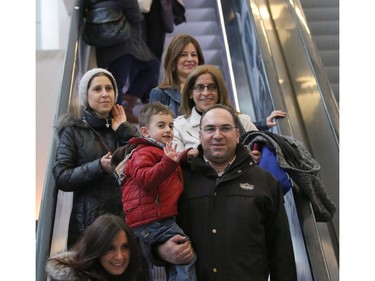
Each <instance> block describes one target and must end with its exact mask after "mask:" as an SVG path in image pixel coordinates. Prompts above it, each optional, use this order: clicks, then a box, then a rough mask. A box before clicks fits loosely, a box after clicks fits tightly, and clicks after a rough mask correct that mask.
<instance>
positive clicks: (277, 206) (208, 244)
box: [177, 144, 297, 281]
mask: <svg viewBox="0 0 375 281" xmlns="http://www.w3.org/2000/svg"><path fill="white" fill-rule="evenodd" d="M199 149H200V155H202V149H201V146H199ZM236 155H237V157H236V159H235V161H234V162H233V163H232V164H231V165H230V167H229V169H228V170H227V171H226V172H225V173H224V174H223V175H222V176H221V177H219V176H218V175H217V173H216V171H215V170H214V169H213V168H212V167H211V166H210V165H208V164H206V162H205V161H204V160H203V158H202V156H200V157H198V158H192V159H191V169H185V170H184V179H185V184H184V191H183V193H182V196H181V197H180V202H179V209H178V216H177V222H178V224H179V225H180V226H181V228H182V229H183V230H184V232H185V233H186V234H187V235H188V236H189V237H190V239H191V242H192V246H193V248H194V250H195V252H196V254H197V262H196V272H197V278H198V280H205V281H210V280H216V281H267V280H268V274H270V276H271V278H270V280H271V281H274V280H278V281H296V280H297V277H296V266H295V260H294V253H293V246H292V240H291V236H290V231H289V224H288V219H287V216H286V212H285V209H284V204H283V196H282V193H281V188H280V185H279V183H278V182H277V181H276V179H275V178H274V177H272V176H271V174H270V173H268V172H267V171H266V170H264V169H262V168H260V167H258V166H256V165H254V164H253V162H252V161H251V158H250V156H249V152H248V150H247V149H245V148H244V146H243V145H241V144H239V145H238V146H237V151H236Z"/></svg>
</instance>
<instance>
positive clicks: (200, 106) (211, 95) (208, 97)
mask: <svg viewBox="0 0 375 281" xmlns="http://www.w3.org/2000/svg"><path fill="white" fill-rule="evenodd" d="M196 85H203V86H208V87H204V89H203V91H200V90H198V89H191V91H190V98H191V99H193V100H194V103H195V107H196V109H197V110H198V111H199V112H203V111H205V110H206V109H208V108H210V107H211V106H213V105H215V104H217V102H218V101H219V93H218V90H217V85H216V83H215V80H214V79H213V78H212V76H211V74H208V73H204V74H202V75H200V76H198V78H197V80H195V84H194V86H196ZM215 85H216V90H214V89H213V88H215V87H214V86H215ZM209 88H211V89H209Z"/></svg>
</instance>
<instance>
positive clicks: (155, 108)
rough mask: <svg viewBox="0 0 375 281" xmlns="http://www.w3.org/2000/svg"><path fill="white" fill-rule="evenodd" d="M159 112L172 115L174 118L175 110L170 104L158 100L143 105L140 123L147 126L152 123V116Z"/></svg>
mask: <svg viewBox="0 0 375 281" xmlns="http://www.w3.org/2000/svg"><path fill="white" fill-rule="evenodd" d="M159 113H162V114H165V115H171V116H172V117H173V118H174V115H173V111H172V110H171V109H170V108H169V107H168V106H166V105H164V104H161V103H160V102H158V101H157V102H153V103H148V104H145V105H144V106H143V107H142V109H141V111H140V113H139V118H138V120H139V125H140V126H141V127H146V126H147V125H148V124H149V123H150V120H151V117H152V116H154V115H156V114H159Z"/></svg>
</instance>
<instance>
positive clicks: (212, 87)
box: [191, 83, 217, 93]
mask: <svg viewBox="0 0 375 281" xmlns="http://www.w3.org/2000/svg"><path fill="white" fill-rule="evenodd" d="M191 88H192V89H193V90H194V91H197V92H199V93H203V91H204V89H205V88H207V91H209V92H216V91H217V85H216V84H215V83H211V84H208V85H203V84H195V85H194V86H193V87H191Z"/></svg>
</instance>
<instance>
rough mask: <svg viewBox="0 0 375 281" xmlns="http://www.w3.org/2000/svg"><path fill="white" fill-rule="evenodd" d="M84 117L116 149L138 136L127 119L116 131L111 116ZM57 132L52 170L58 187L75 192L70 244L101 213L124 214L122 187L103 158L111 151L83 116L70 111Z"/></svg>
mask: <svg viewBox="0 0 375 281" xmlns="http://www.w3.org/2000/svg"><path fill="white" fill-rule="evenodd" d="M84 119H85V120H86V121H87V122H88V123H89V124H90V125H91V127H92V128H94V129H95V130H96V131H97V132H98V133H99V134H100V135H101V136H102V138H103V139H104V140H105V142H106V143H107V144H108V146H109V147H110V148H111V150H112V152H113V151H115V149H116V148H118V147H119V146H122V145H124V144H126V143H127V141H128V140H129V139H130V138H131V137H133V136H136V135H137V131H136V129H135V127H133V126H132V125H130V124H129V123H127V122H126V123H123V124H121V125H120V126H119V127H118V129H117V131H115V132H114V131H113V130H112V129H111V126H110V122H111V119H110V118H109V119H101V118H98V117H95V116H94V115H92V114H91V113H90V112H89V111H86V110H85V111H84ZM106 124H107V125H109V127H108V128H107V126H106ZM56 132H57V134H58V138H59V144H58V148H57V154H56V162H55V164H54V167H53V170H52V172H53V175H54V178H55V181H56V185H57V188H58V189H60V190H62V191H73V192H74V196H73V197H74V199H73V209H72V213H71V216H70V222H69V233H68V247H70V246H72V245H73V244H74V243H75V242H76V240H77V238H78V237H79V236H80V235H81V234H82V232H83V230H84V229H85V228H86V227H87V226H89V225H90V224H91V223H92V222H93V221H94V220H95V219H96V218H97V217H98V216H100V215H102V214H104V213H112V214H115V215H122V214H123V212H122V203H121V190H120V187H119V186H118V184H117V183H116V181H115V179H114V176H113V174H107V173H105V172H104V171H103V170H102V168H101V166H100V158H101V157H102V156H104V155H105V154H106V153H107V150H106V149H105V147H104V146H103V144H102V143H101V142H100V141H99V139H98V136H96V135H95V133H94V132H93V130H92V129H90V128H89V127H88V125H87V124H86V123H85V122H84V121H83V120H82V119H79V118H74V117H73V116H72V115H70V114H66V115H64V116H62V117H61V118H60V120H59V121H58V123H57V125H56Z"/></svg>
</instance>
